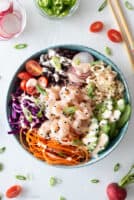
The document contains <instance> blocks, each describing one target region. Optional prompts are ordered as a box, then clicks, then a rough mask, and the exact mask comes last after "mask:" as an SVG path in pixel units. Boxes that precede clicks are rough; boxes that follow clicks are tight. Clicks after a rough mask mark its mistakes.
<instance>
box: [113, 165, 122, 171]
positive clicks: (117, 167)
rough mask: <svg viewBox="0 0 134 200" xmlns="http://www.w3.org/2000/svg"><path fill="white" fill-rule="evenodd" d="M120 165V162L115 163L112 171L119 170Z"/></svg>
mask: <svg viewBox="0 0 134 200" xmlns="http://www.w3.org/2000/svg"><path fill="white" fill-rule="evenodd" d="M120 167H121V165H120V163H117V164H116V165H115V166H114V172H117V171H119V169H120Z"/></svg>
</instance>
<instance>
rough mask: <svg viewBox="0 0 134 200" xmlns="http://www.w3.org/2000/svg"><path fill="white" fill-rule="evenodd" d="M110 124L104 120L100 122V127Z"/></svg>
mask: <svg viewBox="0 0 134 200" xmlns="http://www.w3.org/2000/svg"><path fill="white" fill-rule="evenodd" d="M107 123H108V121H107V120H106V119H103V120H101V121H100V126H104V125H106V124H107Z"/></svg>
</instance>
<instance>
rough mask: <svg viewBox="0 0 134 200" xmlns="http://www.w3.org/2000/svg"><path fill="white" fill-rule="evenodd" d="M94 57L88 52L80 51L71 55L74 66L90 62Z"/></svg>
mask: <svg viewBox="0 0 134 200" xmlns="http://www.w3.org/2000/svg"><path fill="white" fill-rule="evenodd" d="M93 61H94V57H93V56H92V55H91V54H90V53H88V52H80V53H78V54H76V55H75V56H74V57H73V64H74V66H75V65H77V64H80V63H91V62H93Z"/></svg>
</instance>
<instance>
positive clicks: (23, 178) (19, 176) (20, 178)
mask: <svg viewBox="0 0 134 200" xmlns="http://www.w3.org/2000/svg"><path fill="white" fill-rule="evenodd" d="M15 178H16V179H18V180H21V181H25V180H27V177H26V176H23V175H16V176H15Z"/></svg>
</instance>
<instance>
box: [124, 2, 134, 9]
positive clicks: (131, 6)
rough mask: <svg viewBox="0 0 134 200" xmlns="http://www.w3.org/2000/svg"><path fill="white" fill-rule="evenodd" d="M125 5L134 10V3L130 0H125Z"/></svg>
mask: <svg viewBox="0 0 134 200" xmlns="http://www.w3.org/2000/svg"><path fill="white" fill-rule="evenodd" d="M125 6H126V8H127V9H129V10H134V5H133V4H132V3H130V2H129V1H125Z"/></svg>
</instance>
